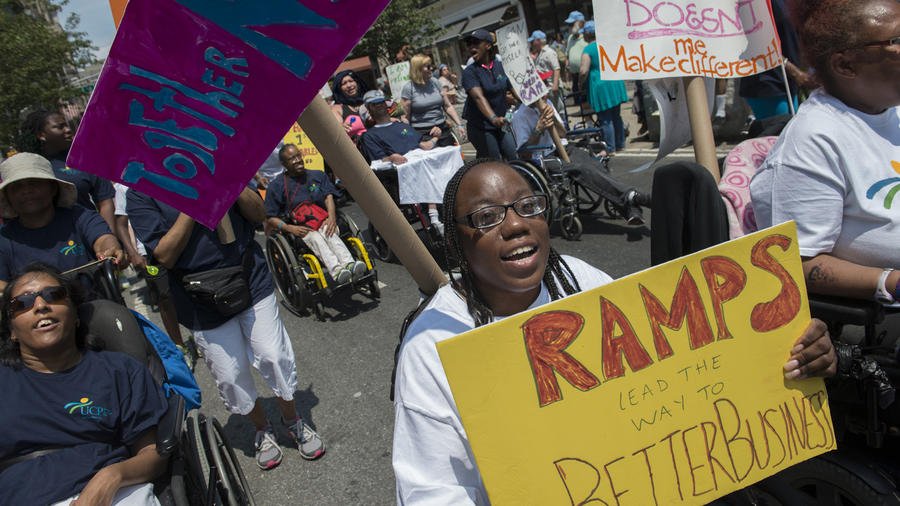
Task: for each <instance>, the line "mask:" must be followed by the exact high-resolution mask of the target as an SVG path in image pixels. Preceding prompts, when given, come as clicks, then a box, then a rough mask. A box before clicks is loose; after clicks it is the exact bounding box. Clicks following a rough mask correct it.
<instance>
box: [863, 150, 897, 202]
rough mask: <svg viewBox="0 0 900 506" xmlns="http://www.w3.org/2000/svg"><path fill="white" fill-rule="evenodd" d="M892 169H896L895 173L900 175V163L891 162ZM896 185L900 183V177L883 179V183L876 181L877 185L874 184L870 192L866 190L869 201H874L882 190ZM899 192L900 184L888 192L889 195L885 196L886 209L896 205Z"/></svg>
mask: <svg viewBox="0 0 900 506" xmlns="http://www.w3.org/2000/svg"><path fill="white" fill-rule="evenodd" d="M891 168H892V169H894V172H896V173H898V174H900V162H898V161H896V160H891ZM894 183H900V177H889V178H886V179H882V180H881V181H876V182H875V184H873V185H872V186H870V187H869V189H868V190H866V198H867V199H869V200H874V199H875V194H876V193H878V192H879V191H881V189H882V188H884V187H886V186H889V185H892V184H894ZM898 191H900V184H894V186H893V187H892V188H891V189H890V190H888V192H887V195H885V196H884V208H885V209H890V208H891V205H892V204H893V203H894V196H895V195H896V194H897V192H898Z"/></svg>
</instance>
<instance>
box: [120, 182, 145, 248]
mask: <svg viewBox="0 0 900 506" xmlns="http://www.w3.org/2000/svg"><path fill="white" fill-rule="evenodd" d="M113 188H115V190H116V197H115V200H113V202H114V203H115V207H116V210H115V215H116V216H128V211H127V209H126V197H125V194H126V193H127V192H128V187H127V186H125V185H124V184H122V183H113ZM128 231H129V233H130V234H131V240H132V243H133V244H134V248H135V249H136V250H137V252H138V254H140V255H141V256H147V249H146V248H145V247H144V243H142V242H141V241H140V240H138V238H137V237H135V235H134V231H133V230H131V223H130V222H129V223H128ZM113 232H115V230H113Z"/></svg>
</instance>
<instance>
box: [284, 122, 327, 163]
mask: <svg viewBox="0 0 900 506" xmlns="http://www.w3.org/2000/svg"><path fill="white" fill-rule="evenodd" d="M284 143H285V144H293V145H295V146H297V149H299V150H300V154H301V155H302V156H303V164H304V165H306V168H307V169H309V170H325V158H324V157H322V154H321V153H319V150H318V149H317V148H316V146H315V145H314V144H313V143H312V140H310V138H309V136H308V135H306V133H304V132H303V129H302V128H300V125H298V124H297V123H296V122H295V123H294V124H293V125H292V126H291V129H290V130H289V131H288V133H286V134H284Z"/></svg>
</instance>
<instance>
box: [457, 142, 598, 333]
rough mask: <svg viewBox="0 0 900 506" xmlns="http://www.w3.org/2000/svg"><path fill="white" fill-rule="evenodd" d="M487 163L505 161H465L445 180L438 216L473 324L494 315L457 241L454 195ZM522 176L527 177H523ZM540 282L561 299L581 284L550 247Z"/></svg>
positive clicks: (458, 285) (487, 319)
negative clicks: (442, 225) (473, 170)
mask: <svg viewBox="0 0 900 506" xmlns="http://www.w3.org/2000/svg"><path fill="white" fill-rule="evenodd" d="M487 163H499V164H503V165H506V164H505V162H502V161H500V160H496V159H493V158H478V159H475V160H470V161H468V162H466V164H465V165H463V166H462V168H460V169H459V170H458V171H457V172H456V174H454V175H453V178H452V179H450V182H449V183H447V189H446V190H444V202H443V207H444V209H443V216H441V218H442V221H443V222H444V223H445V224H446V229H445V231H444V251H445V254H446V256H447V262H448V264H449V265H454V264H455V265H457V266H458V268H459V273H460V275H459V277H454V276H451V279H453V281H452V283H453V287H454V288H455V289H456V290H457V291H458V292H460V293H461V294H463V295H464V296H465V298H466V306H467V308H468V310H469V314H470V315H472V319H473V320H474V321H475V326H476V327H480V326H482V325H486V324H488V323H490V322H491V319H492V318H493V316H494V314H493V311H492V310H491V308H490V307H488V305H487V303H485V302H484V298H483V297H482V296H481V294H479V293H478V287H477V286H476V284H475V277H474V276H473V275H472V270H471V269H470V268H469V261H468V259H467V258H466V255H465V253H464V252H463V250H462V245H461V244H460V242H459V232H458V225H457V224H456V221H457V220H456V196H457V193H458V192H459V185H460V183H461V182H462V179H463V177H464V176H465V175H466V173H468V172H469V170H470V169H472V168H473V167H477V166H478V165H483V164H487ZM507 166H509V167H512V168H514V169H516V170H517V171H518V170H521V169H519V168H517V167H514V166H512V165H507ZM520 176H521V175H520ZM523 179H526V178H524V177H523ZM526 181H527V179H526ZM529 185H530V183H529ZM543 282H544V284H545V285H546V286H547V290H548V291H549V293H550V300H557V299H561V298H563V297H565V296H567V295H571V294H573V293H578V292H580V291H581V287H580V286H579V285H578V280H576V279H575V274H574V273H573V272H572V269H571V268H570V267H569V265H568V264H567V263H566V262H565V260H563V259H562V257H561V256H560V255H559V253H557V252H556V250H555V249H553V248H552V247H551V248H550V255H549V257H548V258H547V267H546V269H545V271H544V278H543ZM560 287H562V290H563V292H562V293H560V291H559V288H560Z"/></svg>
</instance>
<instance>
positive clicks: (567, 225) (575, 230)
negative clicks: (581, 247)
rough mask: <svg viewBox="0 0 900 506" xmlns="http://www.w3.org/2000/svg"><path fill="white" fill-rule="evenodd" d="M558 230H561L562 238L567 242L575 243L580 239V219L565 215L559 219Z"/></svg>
mask: <svg viewBox="0 0 900 506" xmlns="http://www.w3.org/2000/svg"><path fill="white" fill-rule="evenodd" d="M559 228H560V229H561V230H562V236H563V238H564V239H566V240H568V241H577V240H578V239H580V238H581V233H582V232H583V230H584V229H583V227H582V225H581V219H580V218H579V217H578V216H575V215H574V214H567V215H565V216H563V217H562V218H560V219H559Z"/></svg>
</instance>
